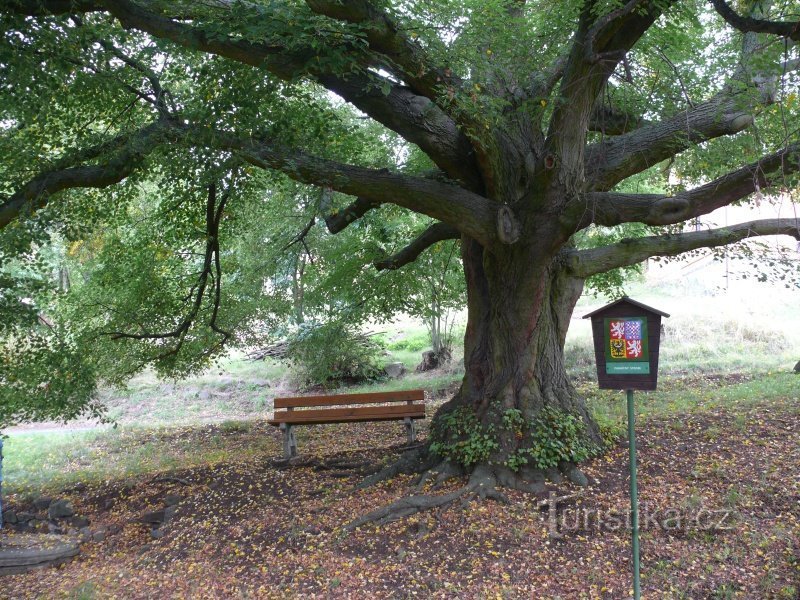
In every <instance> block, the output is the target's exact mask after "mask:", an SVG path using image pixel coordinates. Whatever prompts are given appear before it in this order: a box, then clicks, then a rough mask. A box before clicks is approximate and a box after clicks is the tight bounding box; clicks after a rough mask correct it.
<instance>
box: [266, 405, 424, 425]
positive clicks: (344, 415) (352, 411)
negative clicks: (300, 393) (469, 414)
mask: <svg viewBox="0 0 800 600" xmlns="http://www.w3.org/2000/svg"><path fill="white" fill-rule="evenodd" d="M406 417H411V418H412V419H424V418H425V405H424V404H400V405H396V406H355V407H349V408H329V409H324V410H293V411H282V412H276V413H275V418H273V419H271V420H270V421H268V422H269V424H270V425H280V424H281V423H288V424H301V423H302V424H308V425H311V424H313V423H344V422H351V421H387V420H391V419H404V418H406Z"/></svg>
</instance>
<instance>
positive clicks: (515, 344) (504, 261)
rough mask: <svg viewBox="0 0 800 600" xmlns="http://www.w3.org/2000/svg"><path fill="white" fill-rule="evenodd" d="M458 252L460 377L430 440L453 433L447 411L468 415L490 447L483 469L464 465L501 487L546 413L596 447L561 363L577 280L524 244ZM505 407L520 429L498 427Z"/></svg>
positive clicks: (591, 425)
mask: <svg viewBox="0 0 800 600" xmlns="http://www.w3.org/2000/svg"><path fill="white" fill-rule="evenodd" d="M462 252H463V256H462V258H463V262H464V271H465V274H466V279H467V295H468V321H467V328H466V334H465V339H464V367H465V374H464V379H463V381H462V384H461V388H460V389H459V391H458V392H457V393H456V395H455V396H454V397H453V398H452V399H451V400H450V401H449V402H447V403H446V404H445V405H443V406H442V407H441V408H440V409H439V411H438V412H437V413H436V415H435V416H434V418H433V423H432V430H433V434H432V437H433V439H434V441H436V439H437V437H438V438H447V439H451V440H452V439H454V438H455V437H457V436H458V434H457V433H456V432H455V431H451V430H448V427H449V426H448V419H447V415H448V414H449V413H452V412H453V411H456V410H466V411H470V412H472V413H474V414H475V416H476V417H477V419H478V421H479V423H480V425H481V427H482V428H483V430H484V431H485V432H488V433H489V435H490V436H492V438H493V442H494V445H495V446H496V447H494V448H493V449H492V451H491V452H490V454H489V455H488V456H486V457H485V458H484V459H482V460H481V461H480V463H481V464H473V465H462V466H466V467H467V468H468V469H469V468H472V469H476V468H485V469H488V470H489V471H491V472H493V473H494V474H495V475H496V477H497V479H498V481H501V482H502V479H503V475H502V473H504V472H506V471H507V470H508V459H509V457H510V456H512V455H514V454H515V453H518V452H519V451H520V450H524V449H526V448H530V447H531V445H532V443H533V440H532V437H531V436H532V431H533V428H532V427H531V425H532V424H534V423H536V421H537V419H538V418H539V417H540V415H541V412H542V410H543V409H545V408H547V409H552V410H554V411H557V412H559V413H567V414H571V415H574V416H576V417H578V418H579V419H580V421H582V422H583V425H584V428H583V429H584V430H583V437H584V442H585V443H586V444H587V445H591V444H595V445H596V444H598V443H599V442H600V436H599V432H598V428H597V425H596V424H595V422H594V420H593V419H592V417H591V415H590V414H589V412H588V410H587V409H586V405H585V403H584V401H583V399H582V398H581V397H580V396H579V395H578V394H577V392H576V390H575V388H574V387H573V386H572V384H571V383H570V380H569V378H568V376H567V373H566V369H565V364H564V342H565V339H566V335H567V329H568V327H569V322H570V318H571V315H572V312H573V310H574V308H575V304H576V303H577V301H578V299H579V297H580V295H581V292H582V290H583V279H581V278H578V277H575V276H573V275H571V274H569V272H568V271H567V265H566V264H564V263H563V262H562V259H561V257H556V258H553V257H550V256H541V255H540V256H538V257H537V256H536V251H535V249H534V248H533V247H532V246H531V245H528V244H520V245H519V247H517V246H510V247H504V248H500V249H498V250H495V251H493V252H492V253H488V252H486V251H484V249H483V248H482V247H481V246H480V245H479V244H478V243H477V242H475V241H473V240H469V239H464V241H463V250H462ZM511 409H515V410H516V411H519V412H520V413H521V415H522V417H523V419H524V423H525V425H524V426H522V427H511V428H510V427H508V426H507V425H506V424H504V415H506V414H507V413H508V411H509V410H511Z"/></svg>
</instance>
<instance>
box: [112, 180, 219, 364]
mask: <svg viewBox="0 0 800 600" xmlns="http://www.w3.org/2000/svg"><path fill="white" fill-rule="evenodd" d="M229 197H230V192H229V191H228V192H226V193H225V194H223V195H222V198H221V199H220V201H219V204H217V187H216V185H215V184H211V185H210V186H209V187H208V199H207V201H206V249H205V256H204V259H203V267H202V270H201V271H200V274H199V276H198V278H197V282H196V283H195V284H194V285H193V286H192V288H191V289H190V290H189V293H188V294H187V295H186V298H185V300H186V301H187V302H188V301H190V300H191V301H192V305H191V307H190V309H189V312H188V313H187V314H186V315H185V316H184V318H183V320H182V321H181V322H180V324H179V325H178V326H177V327H176V328H175V329H173V330H172V331H167V332H164V333H151V332H147V331H145V332H141V333H127V332H122V331H113V332H106V333H105V334H104V335H108V336H110V337H111V339H113V340H118V339H125V338H127V339H134V340H166V339H177V340H178V341H177V343H176V344H175V345H174V346H173V347H172V348H170V349H168V350H167V351H165V352H163V353H162V354H160V355H159V356H157V357H156V358H157V359H163V358H166V357H168V356H174V355H175V354H177V353H178V352H179V351H180V349H181V347H182V346H183V343H184V341H185V339H186V334H187V333H188V332H189V329H190V328H191V326H192V325H193V324H194V323H195V321H196V320H197V315H198V314H199V313H200V309H201V307H202V305H203V299H204V297H205V295H206V290H207V288H208V280H209V278H211V279H212V280H213V286H214V289H213V298H212V302H213V304H212V309H211V317H210V319H209V322H208V326H209V327H210V328H211V329H212V331H214V332H216V333H218V334H220V335H221V336H222V337H221V339H220V341H219V342H218V343H217V344H216V345H215V346H214V347H213V348H211V349H210V350H208V353H211V352H213V351H214V350H216V349H217V348H220V347H222V346H223V345H225V343H226V342H227V341H228V339H229V338H230V337H231V336H232V334H231V333H230V332H228V331H226V330H224V329H222V328H221V327H219V325H218V324H217V317H218V315H219V307H220V300H221V294H222V265H221V262H220V256H219V255H220V247H219V223H220V221H221V219H222V214H223V211H224V210H225V203H226V202H227V201H228V198H229Z"/></svg>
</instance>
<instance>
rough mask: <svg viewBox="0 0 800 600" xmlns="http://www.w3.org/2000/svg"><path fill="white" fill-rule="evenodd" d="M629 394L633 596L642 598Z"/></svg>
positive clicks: (634, 448) (633, 440)
mask: <svg viewBox="0 0 800 600" xmlns="http://www.w3.org/2000/svg"><path fill="white" fill-rule="evenodd" d="M625 393H626V394H627V396H628V450H629V454H630V468H631V546H632V550H633V597H634V598H635V599H636V600H639V598H641V594H642V592H641V584H640V581H639V489H638V487H637V485H636V431H635V428H634V418H635V416H634V412H633V390H626V392H625Z"/></svg>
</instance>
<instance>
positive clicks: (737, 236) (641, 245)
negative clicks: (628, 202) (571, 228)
mask: <svg viewBox="0 0 800 600" xmlns="http://www.w3.org/2000/svg"><path fill="white" fill-rule="evenodd" d="M764 235H789V236H792V237H793V238H795V239H796V240H798V241H800V219H762V220H759V221H750V222H749V223H740V224H738V225H733V226H731V227H720V228H718V229H710V230H708V231H690V232H686V233H678V234H668V235H658V236H651V237H644V238H638V239H628V240H623V241H621V242H619V243H617V244H611V245H609V246H603V247H601V248H592V249H591V250H583V251H578V252H572V253H571V256H570V259H569V260H570V270H571V271H572V274H573V275H576V276H578V277H589V276H590V275H596V274H597V273H603V272H605V271H608V270H610V269H616V268H619V267H627V266H631V265H635V264H638V263H640V262H642V261H644V260H646V259H648V258H649V257H651V256H675V255H676V254H682V253H683V252H689V251H690V250H697V249H699V248H714V247H716V246H725V245H727V244H734V243H736V242H741V241H743V240H746V239H748V238H752V237H759V236H764Z"/></svg>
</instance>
